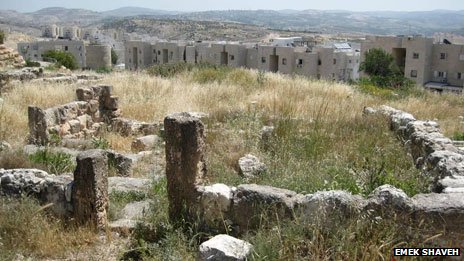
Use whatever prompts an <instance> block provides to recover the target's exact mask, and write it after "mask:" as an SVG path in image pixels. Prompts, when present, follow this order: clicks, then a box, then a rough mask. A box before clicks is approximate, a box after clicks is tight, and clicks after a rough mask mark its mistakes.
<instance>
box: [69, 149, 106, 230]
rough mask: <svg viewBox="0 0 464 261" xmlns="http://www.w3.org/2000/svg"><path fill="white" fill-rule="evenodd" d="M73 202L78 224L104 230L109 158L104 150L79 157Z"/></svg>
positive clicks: (89, 151)
mask: <svg viewBox="0 0 464 261" xmlns="http://www.w3.org/2000/svg"><path fill="white" fill-rule="evenodd" d="M76 161H77V167H76V170H75V171H74V185H73V189H72V201H73V208H74V218H75V219H76V221H77V223H78V224H81V225H83V224H90V225H91V226H93V227H94V228H97V229H104V228H105V227H106V224H107V211H108V157H107V155H106V152H105V151H103V150H88V151H84V152H82V153H80V154H79V155H78V156H77V159H76Z"/></svg>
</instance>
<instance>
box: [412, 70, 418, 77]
mask: <svg viewBox="0 0 464 261" xmlns="http://www.w3.org/2000/svg"><path fill="white" fill-rule="evenodd" d="M411 77H412V78H417V70H411Z"/></svg>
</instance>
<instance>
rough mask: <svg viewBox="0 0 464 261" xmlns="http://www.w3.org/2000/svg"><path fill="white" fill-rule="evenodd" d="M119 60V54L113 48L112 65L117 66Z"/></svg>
mask: <svg viewBox="0 0 464 261" xmlns="http://www.w3.org/2000/svg"><path fill="white" fill-rule="evenodd" d="M118 59H119V57H118V54H117V53H116V51H115V50H114V49H113V48H111V64H112V65H116V64H117V63H118Z"/></svg>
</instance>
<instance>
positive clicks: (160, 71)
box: [147, 63, 194, 78]
mask: <svg viewBox="0 0 464 261" xmlns="http://www.w3.org/2000/svg"><path fill="white" fill-rule="evenodd" d="M193 67H194V65H193V64H189V63H175V64H161V65H154V66H152V67H150V68H148V69H147V72H148V74H150V75H152V76H159V77H163V78H171V77H174V76H176V75H178V74H180V73H182V72H186V71H191V70H192V68H193Z"/></svg>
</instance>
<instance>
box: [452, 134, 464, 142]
mask: <svg viewBox="0 0 464 261" xmlns="http://www.w3.org/2000/svg"><path fill="white" fill-rule="evenodd" d="M453 140H459V141H464V132H455V133H454V134H453Z"/></svg>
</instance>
